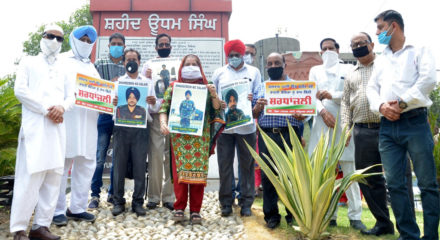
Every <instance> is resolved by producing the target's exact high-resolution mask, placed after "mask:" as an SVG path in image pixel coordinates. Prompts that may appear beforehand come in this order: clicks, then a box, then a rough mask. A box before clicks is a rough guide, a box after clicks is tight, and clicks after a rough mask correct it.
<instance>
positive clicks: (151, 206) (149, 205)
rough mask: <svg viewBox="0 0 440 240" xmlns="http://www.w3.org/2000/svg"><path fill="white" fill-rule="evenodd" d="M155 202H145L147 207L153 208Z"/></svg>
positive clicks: (155, 206) (155, 204)
mask: <svg viewBox="0 0 440 240" xmlns="http://www.w3.org/2000/svg"><path fill="white" fill-rule="evenodd" d="M157 205H158V204H157V203H155V202H148V203H147V208H148V209H155V208H157Z"/></svg>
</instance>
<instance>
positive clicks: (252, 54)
mask: <svg viewBox="0 0 440 240" xmlns="http://www.w3.org/2000/svg"><path fill="white" fill-rule="evenodd" d="M245 54H250V55H251V56H252V57H255V54H254V53H252V52H245Z"/></svg>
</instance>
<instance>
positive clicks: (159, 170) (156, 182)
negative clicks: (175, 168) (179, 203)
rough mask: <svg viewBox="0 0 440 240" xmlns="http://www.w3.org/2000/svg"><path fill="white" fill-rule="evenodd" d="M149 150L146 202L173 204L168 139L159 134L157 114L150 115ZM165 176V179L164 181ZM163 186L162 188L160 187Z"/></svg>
mask: <svg viewBox="0 0 440 240" xmlns="http://www.w3.org/2000/svg"><path fill="white" fill-rule="evenodd" d="M152 117H153V122H152V123H151V124H150V125H149V128H150V149H149V151H148V174H149V178H148V201H149V202H154V203H159V202H160V201H161V199H162V203H166V202H170V203H173V202H174V192H173V185H172V183H171V171H170V170H171V168H170V163H171V161H170V137H169V136H163V135H162V134H161V133H160V120H159V114H152ZM164 175H165V179H164ZM162 186H163V187H162Z"/></svg>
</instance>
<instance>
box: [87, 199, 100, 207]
mask: <svg viewBox="0 0 440 240" xmlns="http://www.w3.org/2000/svg"><path fill="white" fill-rule="evenodd" d="M98 206H99V198H98V197H92V200H91V201H90V203H89V206H88V208H92V209H95V208H98Z"/></svg>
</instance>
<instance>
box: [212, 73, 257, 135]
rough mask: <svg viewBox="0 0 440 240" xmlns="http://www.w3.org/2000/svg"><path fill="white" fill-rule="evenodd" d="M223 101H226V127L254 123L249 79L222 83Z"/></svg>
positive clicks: (230, 127)
mask: <svg viewBox="0 0 440 240" xmlns="http://www.w3.org/2000/svg"><path fill="white" fill-rule="evenodd" d="M220 92H221V96H222V99H223V101H225V102H226V109H225V122H226V126H225V129H232V128H237V127H241V126H245V125H248V124H252V123H253V121H252V103H251V101H249V100H248V94H249V92H250V86H249V80H248V79H241V80H235V81H230V82H226V83H224V84H222V85H220Z"/></svg>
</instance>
